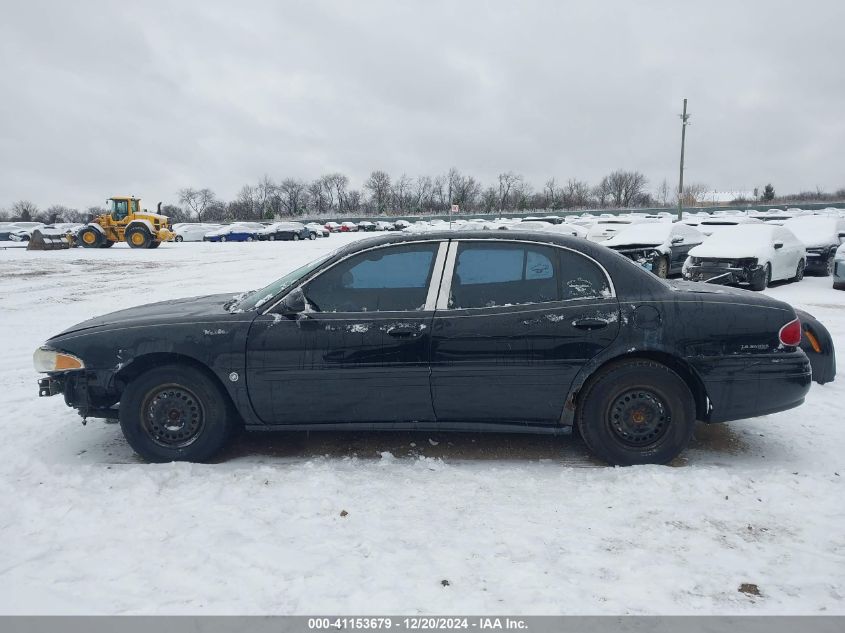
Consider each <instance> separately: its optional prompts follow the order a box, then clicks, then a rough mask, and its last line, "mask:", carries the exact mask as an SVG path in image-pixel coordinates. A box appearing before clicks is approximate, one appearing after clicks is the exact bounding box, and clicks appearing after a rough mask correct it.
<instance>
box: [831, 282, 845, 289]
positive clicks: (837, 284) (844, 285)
mask: <svg viewBox="0 0 845 633" xmlns="http://www.w3.org/2000/svg"><path fill="white" fill-rule="evenodd" d="M833 289H834V290H845V281H834V282H833Z"/></svg>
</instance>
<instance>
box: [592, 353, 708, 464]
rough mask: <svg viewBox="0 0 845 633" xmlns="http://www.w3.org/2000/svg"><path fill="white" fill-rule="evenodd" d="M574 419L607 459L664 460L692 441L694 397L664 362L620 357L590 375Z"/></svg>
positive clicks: (598, 453)
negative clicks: (662, 363)
mask: <svg viewBox="0 0 845 633" xmlns="http://www.w3.org/2000/svg"><path fill="white" fill-rule="evenodd" d="M576 424H577V425H578V431H579V432H580V434H581V437H582V438H584V442H585V443H586V445H587V448H589V449H590V451H591V452H592V453H593V454H594V455H596V457H599V458H600V459H602V460H604V461H606V462H607V463H609V464H612V465H615V466H631V465H634V464H665V463H667V462H669V461H671V460H672V459H674V458H675V457H677V456H678V454H680V453H681V452H682V451H683V450H684V449H685V448H686V447H687V445H688V444H689V441H690V438H691V437H692V433H693V430H694V429H695V401H694V400H693V397H692V393H690V390H689V387H687V384H686V383H685V382H684V381H683V379H682V378H681V377H680V376H678V374H676V373H675V372H674V371H672V370H671V369H669V368H668V367H666V366H665V365H661V364H660V363H656V362H654V361H649V360H627V361H621V362H618V363H614V364H612V365H610V366H608V367H606V368H604V369H602V370H600V371H599V373H598V374H596V375H595V376H594V377H591V378H590V380H589V381H588V383H587V385H586V386H585V387H584V389H583V390H582V395H581V397H580V398H579V405H578V411H577V413H576Z"/></svg>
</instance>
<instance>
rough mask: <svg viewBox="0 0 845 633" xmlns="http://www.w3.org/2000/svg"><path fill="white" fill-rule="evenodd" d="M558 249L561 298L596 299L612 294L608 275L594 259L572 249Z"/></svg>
mask: <svg viewBox="0 0 845 633" xmlns="http://www.w3.org/2000/svg"><path fill="white" fill-rule="evenodd" d="M558 250H559V258H560V281H561V296H560V298H561V299H563V300H567V299H595V298H600V297H609V296H610V295H611V293H610V285H609V284H608V281H607V276H606V275H605V274H604V272H603V271H602V270H601V268H599V267H598V266H597V265H596V264H595V263H594V262H593V261H591V260H590V259H587V258H586V257H584V256H583V255H579V254H578V253H574V252H572V251H567V250H564V249H558Z"/></svg>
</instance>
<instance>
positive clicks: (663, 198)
mask: <svg viewBox="0 0 845 633" xmlns="http://www.w3.org/2000/svg"><path fill="white" fill-rule="evenodd" d="M656 196H657V202H658V204H660V206H661V207H668V206H670V205H671V204H672V199H673V197H674V188H673V187H670V186H669V183H668V182H666V179H665V178H664V179H663V182H661V183H660V186H659V187H658V188H657V193H656Z"/></svg>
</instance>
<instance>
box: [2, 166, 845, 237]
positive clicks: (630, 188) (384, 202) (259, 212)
mask: <svg viewBox="0 0 845 633" xmlns="http://www.w3.org/2000/svg"><path fill="white" fill-rule="evenodd" d="M648 185H649V181H648V179H647V178H646V177H645V175H644V174H642V173H641V172H639V171H627V170H623V169H617V170H615V171H613V172H611V173H609V174H607V175H606V176H604V177H603V178H602V179H601V180H600V181H599V182H598V183H596V184H593V185H591V184H590V183H588V182H586V181H583V180H578V179H576V178H570V179H568V180H566V181H558V180H557V179H556V178H549V179H548V180H547V181H546V182H545V183H543V186H542V187H535V186H533V185H532V183H530V182H528V181H527V180H526V179H525V178H524V177H523V176H522V175H520V174H518V173H516V172H513V171H507V172H503V173H501V174H499V175H498V176H497V177H496V179H495V181H493V182H492V183H487V184H483V183H482V182H481V181H479V180H478V179H476V178H475V177H474V176H471V175H468V174H464V173H462V172H460V171H459V170H458V169H456V168H452V169H450V170H449V171H448V172H446V173H444V174H440V175H437V176H417V177H413V178H412V177H410V176H408V175H407V174H402V175H400V176H398V177H392V176H391V175H390V174H388V173H387V172H385V171H381V170H376V171H373V172H371V173H370V175H369V177H368V178H367V179H366V180H365V181H364V183H363V186H362V187H361V188H354V187H352V185H351V181H350V179H349V177H348V176H346V175H344V174H341V173H329V174H325V175H323V176H321V177H319V178H317V179H315V180H304V179H299V178H282V179H280V180H274V179H272V178H271V177H270V176H267V175H265V176H264V177H263V178H261V179H259V180H258V182H257V183H255V184H247V185H244V186H243V187H241V189H240V190H239V191H238V194H237V196H236V197H235V199H234V200H229V201H226V200H221V199H220V198H218V197H217V195H216V194H215V193H214V191H213V190H212V189H210V188H208V187H203V188H194V187H185V188H183V189H180V190H179V191H178V192H177V193H176V196H175V200H174V203H171V204H165V205H163V206H162V212H163V213H164V214H166V215H168V216H170V218H171V220H172V221H173V222H186V221H199V222H220V221H229V220H242V221H243V220H266V219H273V218H303V217H343V216H348V217H355V216H369V215H373V216H378V215H391V216H396V215H398V216H410V215H433V214H441V213H447V212H448V211H449V210H450V209H451V208H452V205H458V208H459V211H460V212H461V213H470V214H491V213H497V212H532V211H545V212H554V211H563V210H566V211H577V210H590V209H610V208H643V207H649V208H655V207H675V206H677V203H678V193H677V190H676V187H673V186H672V185H670V184H669V183H668V182H667V181H666V180H663V181H662V182H661V183H660V184H659V185H658V186H657V187H656V189H654V190H649V188H648ZM708 191H710V188H709V187H707V186H706V185H704V184H701V183H691V184H688V185H687V186H686V187H685V188H684V192H683V195H682V197H681V198H682V203H683V205H684V206H687V207H692V206H699V205H700V204H701V203H702V201H703V200H704V199H705V195H706V193H707V192H708ZM758 200H759V201H763V202H777V201H782V202H793V201H813V202H820V201H826V200H831V201H832V200H845V189H840V190H838V191H836V192H833V193H826V192H823V191H821V190H817V191H815V192H802V193H799V194H792V195H790V196H783V197H777V196H775V192H774V187H773V186H772V185H771V184H767V185H766V186H765V187H764V188H763V190H762V193H760V194H759V195H758V194H757V193H755V199H753V200H743V199H738V200H735V201H734V203H737V204H741V203H750V202H756V201H758ZM104 212H105V209H103V208H101V207H96V206H94V207H88V208H87V209H85V210H79V209H74V208H70V207H67V206H65V205H60V204H57V205H52V206H49V207H47V208H46V209H43V210H40V209H38V207H37V206H36V205H35V204H33V203H32V202H30V201H28V200H19V201H17V202H15V203H14V204H12V205H11V207H9V208H8V209H1V208H0V220H15V221H39V222H45V223H49V224H52V223H55V222H86V221H88V220H89V219H90V218H91V217H93V216H96V215H99V214H100V213H104Z"/></svg>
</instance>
